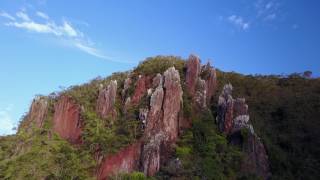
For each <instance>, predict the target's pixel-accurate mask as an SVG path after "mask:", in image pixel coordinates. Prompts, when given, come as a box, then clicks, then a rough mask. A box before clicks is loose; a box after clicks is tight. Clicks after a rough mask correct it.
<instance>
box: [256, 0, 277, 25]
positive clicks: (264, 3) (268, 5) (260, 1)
mask: <svg viewBox="0 0 320 180" xmlns="http://www.w3.org/2000/svg"><path fill="white" fill-rule="evenodd" d="M279 7H280V3H279V2H278V1H275V0H257V1H256V2H255V11H256V14H257V15H256V16H257V18H258V19H262V20H267V21H270V20H275V19H276V18H277V17H278V14H279V13H280V12H279Z"/></svg>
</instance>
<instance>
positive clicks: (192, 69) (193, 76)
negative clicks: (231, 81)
mask: <svg viewBox="0 0 320 180" xmlns="http://www.w3.org/2000/svg"><path fill="white" fill-rule="evenodd" d="M186 69H187V72H186V85H187V89H188V91H189V94H190V95H191V96H194V95H195V92H196V86H197V82H198V79H199V75H200V59H199V57H197V56H195V55H190V56H189V59H188V61H187V64H186Z"/></svg>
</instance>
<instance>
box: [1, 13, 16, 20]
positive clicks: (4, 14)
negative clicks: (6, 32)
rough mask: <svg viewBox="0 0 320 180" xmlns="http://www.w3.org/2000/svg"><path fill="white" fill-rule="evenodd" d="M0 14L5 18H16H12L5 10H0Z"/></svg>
mask: <svg viewBox="0 0 320 180" xmlns="http://www.w3.org/2000/svg"><path fill="white" fill-rule="evenodd" d="M0 16H2V17H5V18H7V19H10V20H12V21H14V20H16V18H14V17H13V16H11V15H10V14H8V13H6V12H0Z"/></svg>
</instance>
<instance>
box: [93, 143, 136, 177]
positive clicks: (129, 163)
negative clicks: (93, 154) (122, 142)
mask: <svg viewBox="0 0 320 180" xmlns="http://www.w3.org/2000/svg"><path fill="white" fill-rule="evenodd" d="M140 156H141V142H140V141H138V142H136V143H134V144H132V145H130V146H128V147H126V148H124V149H121V150H120V151H119V152H118V153H116V154H115V155H111V156H107V157H106V158H105V160H104V161H103V162H102V164H101V166H100V168H99V170H98V173H97V178H98V179H106V178H107V177H108V176H110V175H112V174H118V173H130V172H132V171H133V170H138V169H139V166H140V163H139V162H140Z"/></svg>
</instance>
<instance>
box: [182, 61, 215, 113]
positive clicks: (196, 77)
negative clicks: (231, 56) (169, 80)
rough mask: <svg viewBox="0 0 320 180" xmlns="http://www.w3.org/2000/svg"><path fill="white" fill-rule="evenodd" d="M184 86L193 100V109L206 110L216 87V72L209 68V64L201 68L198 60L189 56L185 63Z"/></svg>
mask: <svg viewBox="0 0 320 180" xmlns="http://www.w3.org/2000/svg"><path fill="white" fill-rule="evenodd" d="M186 86H187V90H188V92H189V95H190V96H191V97H192V99H193V103H194V105H195V106H194V107H195V108H197V109H203V108H206V107H207V105H209V104H210V102H211V100H212V97H213V95H214V93H215V90H216V87H217V75H216V70H215V69H214V68H213V67H211V65H210V63H208V64H207V65H205V66H202V67H201V64H200V59H199V58H198V57H197V56H194V55H190V57H189V59H188V61H187V63H186Z"/></svg>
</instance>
